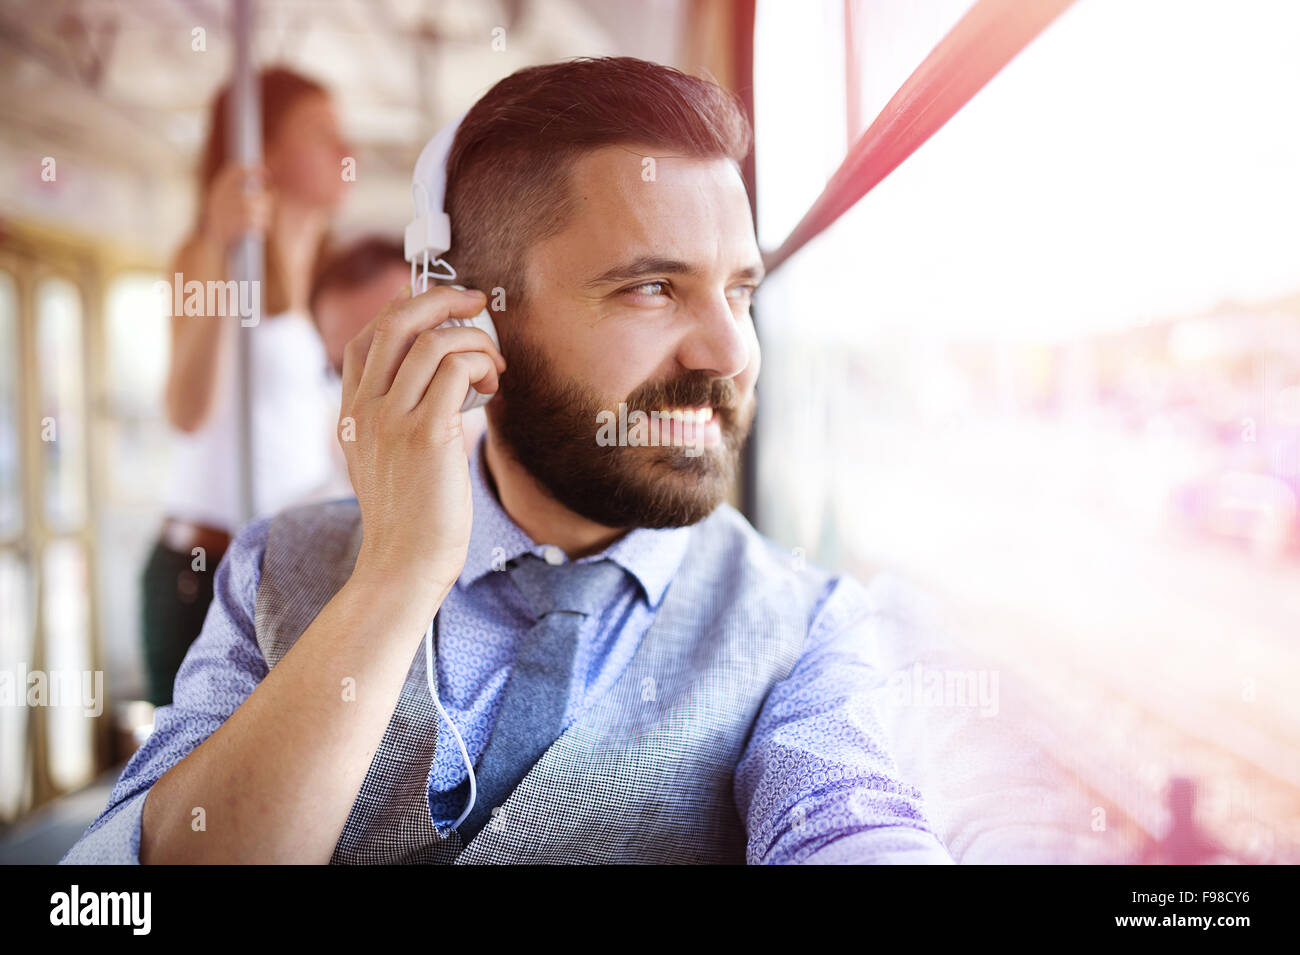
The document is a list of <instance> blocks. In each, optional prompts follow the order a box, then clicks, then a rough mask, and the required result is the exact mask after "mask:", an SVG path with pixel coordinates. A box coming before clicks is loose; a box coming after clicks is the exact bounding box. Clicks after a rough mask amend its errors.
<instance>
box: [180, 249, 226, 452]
mask: <svg viewBox="0 0 1300 955" xmlns="http://www.w3.org/2000/svg"><path fill="white" fill-rule="evenodd" d="M225 273H226V269H225V255H224V253H223V252H222V250H220V249H218V248H216V247H215V245H214V243H213V242H212V241H211V240H210V239H208V238H206V237H202V236H199V237H195V238H192V239H190V240H189V241H188V242H186V243H185V245H184V246H183V247H182V248H181V251H180V252H179V253H178V254H177V256H176V261H175V263H174V264H173V266H172V269H171V280H172V281H177V279H176V278H175V277H176V275H178V274H179V275H180V276H182V278H181V279H179V281H181V282H185V283H188V282H192V281H198V282H202V283H204V288H206V287H207V284H206V283H207V282H208V281H209V280H212V281H224V280H225ZM184 292H185V290H184V289H183V288H182V289H181V297H182V298H184ZM173 295H175V292H174V291H173ZM222 331H223V323H222V319H221V318H220V317H219V316H215V315H184V314H182V315H173V316H172V357H171V366H170V368H169V369H168V373H167V389H166V392H165V395H166V406H167V418H168V420H169V421H170V422H171V423H172V425H173V426H175V427H176V428H179V429H180V430H181V431H186V432H190V431H196V430H198V429H199V428H200V427H202V425H203V423H204V422H205V421H206V420H207V419H208V415H209V414H211V412H212V408H213V405H214V404H215V400H214V399H215V397H216V393H217V384H218V382H220V381H221V375H222V373H223V371H224V368H225V365H226V362H227V361H229V355H228V354H227V353H228V352H229V351H230V346H229V344H227V342H228V340H229V338H230V336H229V335H223V334H222Z"/></svg>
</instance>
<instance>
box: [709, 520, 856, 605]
mask: <svg viewBox="0 0 1300 955" xmlns="http://www.w3.org/2000/svg"><path fill="white" fill-rule="evenodd" d="M699 528H700V532H701V533H702V534H703V535H705V538H706V540H709V541H710V542H711V543H713V545H714V547H715V551H716V557H715V559H716V560H719V561H720V562H725V564H726V566H727V567H729V568H731V569H733V570H734V571H735V572H737V573H739V572H742V571H743V572H747V573H749V574H751V575H757V576H760V577H767V578H770V580H771V582H772V584H773V586H774V587H776V588H778V589H781V590H785V589H787V588H788V587H789V586H791V585H793V586H795V587H796V588H797V589H798V590H799V591H801V592H802V593H804V594H807V595H810V596H811V597H813V598H814V599H816V598H817V597H818V596H819V595H820V594H821V593H822V592H823V591H825V590H826V588H827V587H828V586H829V585H830V584H831V583H832V582H833V581H837V580H839V579H840V576H839V575H837V574H833V573H831V572H830V571H829V570H827V569H826V568H824V567H821V566H820V565H818V564H816V563H815V562H813V561H811V560H809V559H808V555H807V554H806V553H805V551H804V550H803V548H800V547H787V546H785V545H783V544H780V543H778V542H777V541H775V540H773V539H772V538H770V537H768V536H767V535H766V534H764V533H762V532H761V531H759V530H758V529H757V528H755V527H754V525H753V524H751V523H750V522H749V520H748V519H747V518H746V517H745V515H743V514H741V513H740V511H738V510H736V508H735V507H733V506H732V505H730V504H725V503H724V504H721V505H719V506H718V507H717V508H716V509H715V510H714V511H713V513H712V514H710V515H709V516H708V517H707V518H705V519H704V520H703V521H701V522H700V525H699Z"/></svg>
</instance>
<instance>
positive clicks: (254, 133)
mask: <svg viewBox="0 0 1300 955" xmlns="http://www.w3.org/2000/svg"><path fill="white" fill-rule="evenodd" d="M253 2H254V0H231V7H232V13H233V20H234V52H235V63H234V73H233V74H232V76H231V97H230V112H229V116H228V122H229V128H228V133H229V142H230V157H229V158H230V159H232V160H233V161H235V162H238V163H241V164H244V165H252V164H255V163H260V162H261V160H262V102H261V97H260V95H259V92H260V91H259V84H258V81H257V71H256V69H255V67H254V64H253V19H254V16H253ZM264 255H265V248H264V243H263V241H262V237H261V236H260V235H252V234H249V235H245V236H244V237H242V238H241V239H240V240H239V241H238V242H237V243H236V245H235V247H234V249H233V250H232V251H231V255H230V263H229V265H230V275H231V278H232V279H234V280H235V281H236V282H237V283H239V284H238V285H237V286H236V287H237V288H239V289H240V290H241V294H240V299H241V301H242V300H243V294H242V290H243V289H251V290H252V298H251V299H250V300H251V301H253V302H254V306H253V315H254V316H260V315H261V295H262V278H263V273H264V271H265V259H264ZM245 283H248V284H245ZM229 324H230V327H229V328H228V329H227V334H233V335H234V336H235V338H236V343H237V347H236V349H235V356H236V363H235V366H236V377H235V396H236V408H237V421H238V433H239V457H238V465H239V514H240V523H241V524H243V523H245V522H247V521H249V520H250V519H252V518H253V516H254V515H255V514H256V501H255V500H254V497H253V468H254V465H255V464H256V461H255V460H254V455H253V400H252V399H253V396H252V389H253V381H252V376H251V375H250V369H251V368H252V334H253V332H252V328H255V327H256V326H257V322H256V321H253V322H252V323H250V327H248V328H245V325H244V323H243V320H242V319H241V321H240V323H239V324H236V323H234V322H231V323H229Z"/></svg>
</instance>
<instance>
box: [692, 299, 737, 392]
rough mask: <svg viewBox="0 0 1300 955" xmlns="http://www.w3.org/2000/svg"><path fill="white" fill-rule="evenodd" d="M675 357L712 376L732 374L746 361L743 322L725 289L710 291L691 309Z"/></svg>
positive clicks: (726, 376)
mask: <svg viewBox="0 0 1300 955" xmlns="http://www.w3.org/2000/svg"><path fill="white" fill-rule="evenodd" d="M677 360H678V361H679V362H680V363H681V364H682V366H683V367H684V368H689V369H690V370H691V371H703V372H705V373H707V374H708V375H709V376H710V377H713V378H734V377H735V376H736V375H739V374H740V373H741V372H742V371H744V370H745V366H746V365H747V364H748V363H749V350H748V348H746V346H745V337H744V323H743V321H742V320H741V319H738V318H737V316H736V312H735V311H734V310H733V309H732V306H731V302H730V301H729V300H728V299H727V296H726V295H725V293H718V294H717V295H711V296H709V297H708V299H706V300H705V301H703V302H701V303H700V304H699V305H698V306H697V307H695V308H694V309H693V310H692V313H691V329H690V331H689V332H688V333H687V335H686V338H685V339H683V341H682V343H681V347H680V348H679V349H678V355H677Z"/></svg>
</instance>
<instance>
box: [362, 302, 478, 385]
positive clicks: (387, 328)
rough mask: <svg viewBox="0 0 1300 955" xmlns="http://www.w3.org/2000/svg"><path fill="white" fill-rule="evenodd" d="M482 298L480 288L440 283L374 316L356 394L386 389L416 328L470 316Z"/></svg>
mask: <svg viewBox="0 0 1300 955" xmlns="http://www.w3.org/2000/svg"><path fill="white" fill-rule="evenodd" d="M486 302H487V297H486V296H485V295H484V294H483V293H482V292H472V293H467V292H462V291H460V290H459V289H454V288H447V287H442V288H435V289H430V290H429V291H428V292H424V293H422V294H420V295H417V296H415V297H414V298H412V299H411V300H409V301H407V302H403V303H401V304H400V305H398V306H397V307H395V308H390V309H388V310H387V311H386V313H385V314H383V315H380V316H379V317H378V319H377V320H376V323H375V329H374V334H373V336H372V338H371V340H370V350H369V353H368V354H367V355H366V365H365V369H364V370H363V371H362V372H361V381H360V382H359V383H358V385H357V397H358V398H359V399H361V400H363V401H364V400H367V399H370V398H378V397H379V396H381V395H383V394H386V393H387V391H388V389H389V388H390V387H391V386H392V384H393V379H394V378H395V377H397V369H398V368H399V367H401V364H402V359H403V358H405V357H406V352H407V350H408V349H409V348H410V347H411V343H412V342H414V341H415V336H416V335H418V334H419V333H420V332H422V331H424V330H425V329H427V328H435V327H437V326H438V325H441V324H442V323H443V322H445V321H447V319H449V318H473V317H474V316H475V315H477V314H478V313H479V312H480V311H482V310H483V306H484V304H485V303H486Z"/></svg>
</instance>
